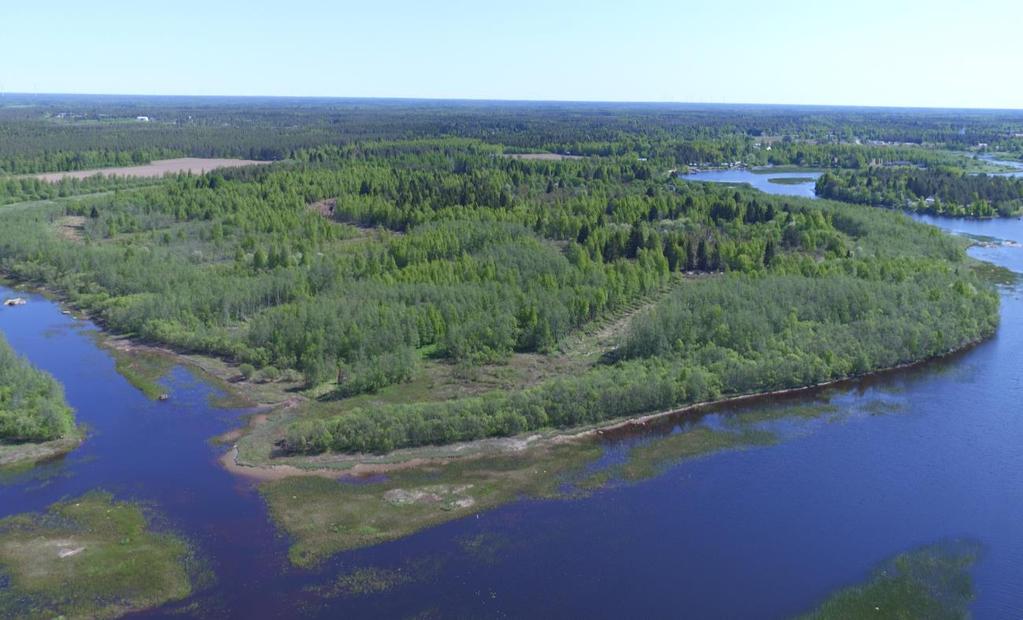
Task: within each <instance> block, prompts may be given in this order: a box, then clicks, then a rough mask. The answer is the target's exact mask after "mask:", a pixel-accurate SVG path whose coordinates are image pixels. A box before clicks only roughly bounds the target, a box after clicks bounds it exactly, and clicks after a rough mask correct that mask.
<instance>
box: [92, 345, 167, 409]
mask: <svg viewBox="0 0 1023 620" xmlns="http://www.w3.org/2000/svg"><path fill="white" fill-rule="evenodd" d="M108 350H109V351H110V353H111V355H113V357H114V363H115V367H116V369H117V372H118V373H119V374H120V375H121V376H122V377H124V378H125V379H127V380H128V383H130V384H132V385H133V386H135V387H136V388H138V390H139V391H141V392H142V393H143V394H145V395H146V397H147V398H151V399H153V400H156V399H158V398H160V396H162V395H163V394H166V393H167V388H165V387H164V386H162V385H160V383H159V381H160V379H163V378H164V377H165V376H167V373H169V372H170V371H171V369H172V368H173V367H174V361H173V360H172V359H170V357H169V356H166V355H162V354H159V353H153V352H148V351H122V350H120V349H117V348H115V347H109V348H108Z"/></svg>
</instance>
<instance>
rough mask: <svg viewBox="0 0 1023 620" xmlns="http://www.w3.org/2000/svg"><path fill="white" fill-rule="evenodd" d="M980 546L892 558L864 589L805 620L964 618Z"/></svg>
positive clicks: (943, 547) (950, 546) (846, 593)
mask: <svg viewBox="0 0 1023 620" xmlns="http://www.w3.org/2000/svg"><path fill="white" fill-rule="evenodd" d="M980 551H981V549H980V545H979V544H977V543H974V542H969V541H956V542H951V543H943V544H937V545H932V546H928V547H924V548H921V549H917V550H915V551H910V552H907V553H904V554H902V555H899V556H896V557H895V558H893V559H892V560H890V561H888V562H886V563H885V564H883V565H882V566H881V567H879V568H878V569H876V570H875V571H874V574H873V576H872V577H871V578H870V580H869V581H867V582H866V583H864V584H862V585H857V586H852V587H849V588H846V589H844V590H840V591H839V592H836V593H835V594H833V595H832V596H831V597H830V598H828V599H827V600H826V601H825V602H824V603H823V604H822V605H821V606H820V607H818V608H817V609H816V610H814V611H812V612H810V613H809V614H806V615H805V616H803V619H804V620H831V619H833V618H834V619H836V620H837V619H841V620H856V619H858V618H928V619H929V620H941V619H946V618H947V619H959V618H968V617H969V610H968V605H969V603H970V601H972V600H973V597H974V591H973V580H972V578H971V576H970V572H969V571H970V568H971V567H972V566H973V564H974V563H975V562H976V561H977V559H978V558H979V557H980Z"/></svg>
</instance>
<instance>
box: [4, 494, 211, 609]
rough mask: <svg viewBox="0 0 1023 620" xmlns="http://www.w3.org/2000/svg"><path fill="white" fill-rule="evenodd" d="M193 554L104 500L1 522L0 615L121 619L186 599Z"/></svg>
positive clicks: (95, 497) (127, 508)
mask: <svg viewBox="0 0 1023 620" xmlns="http://www.w3.org/2000/svg"><path fill="white" fill-rule="evenodd" d="M194 569H195V566H194V556H193V550H192V549H191V547H190V546H189V545H188V544H187V543H186V542H185V541H183V540H182V539H180V538H178V537H177V536H175V535H173V534H169V533H162V532H156V531H153V529H152V526H151V519H150V518H149V517H148V516H147V515H146V514H145V512H144V511H143V509H142V508H141V507H139V506H137V505H134V504H131V503H127V502H118V501H115V500H113V498H112V497H111V496H109V495H106V494H103V493H90V494H88V495H85V496H83V497H80V498H77V499H73V500H68V501H64V502H61V503H58V504H54V505H53V506H50V507H49V508H48V509H47V511H46V512H45V513H43V514H20V515H15V516H11V517H7V518H5V519H3V520H0V576H2V578H3V581H4V587H3V588H0V615H3V616H5V617H9V618H14V617H21V618H54V617H71V618H116V617H119V616H122V615H124V614H126V613H129V612H132V611H139V610H143V609H148V608H152V607H157V606H159V605H161V604H163V603H166V602H168V601H173V600H178V599H182V598H185V597H187V596H188V595H189V594H190V593H191V592H192V587H193V582H194V579H195V575H193V574H190V570H191V571H194Z"/></svg>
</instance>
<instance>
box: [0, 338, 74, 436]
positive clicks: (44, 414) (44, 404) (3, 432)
mask: <svg viewBox="0 0 1023 620" xmlns="http://www.w3.org/2000/svg"><path fill="white" fill-rule="evenodd" d="M74 427H75V422H74V414H73V413H72V411H71V408H70V407H68V405H67V402H66V401H65V400H64V390H63V389H62V388H61V387H60V384H59V383H57V382H56V381H55V380H54V379H53V377H51V376H50V375H48V374H46V373H45V372H43V371H40V370H37V369H35V368H33V367H32V366H31V365H30V364H29V363H28V362H27V361H26V360H25V359H23V358H21V357H19V356H18V355H17V354H16V353H15V352H14V351H13V350H12V349H11V347H10V346H9V345H8V344H7V341H6V340H4V339H3V337H2V336H0V443H8V442H10V443H14V442H26V441H32V442H40V441H49V440H53V439H59V438H61V437H64V436H65V435H68V434H69V433H71V432H72V431H73V430H74Z"/></svg>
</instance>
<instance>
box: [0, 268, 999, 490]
mask: <svg viewBox="0 0 1023 620" xmlns="http://www.w3.org/2000/svg"><path fill="white" fill-rule="evenodd" d="M0 284H7V285H17V286H20V288H22V289H23V290H28V291H30V292H34V293H37V294H39V295H41V296H43V297H45V298H46V299H48V300H50V301H52V302H54V303H56V304H57V305H58V306H59V307H60V308H61V309H62V310H68V311H72V313H73V317H74V318H75V319H77V320H88V321H90V322H92V323H93V324H94V325H96V327H97V328H98V332H97V340H98V342H97V345H98V346H101V347H106V348H110V349H113V350H116V351H120V352H123V353H150V354H158V355H161V356H166V357H167V358H168V359H169V360H170V361H171V362H172V363H175V364H180V365H183V366H187V367H190V368H193V369H195V370H197V371H199V372H201V373H202V375H204V376H205V377H206V378H207V379H210V380H213V381H214V382H216V383H218V384H219V387H220V388H221V389H222V390H223V391H224V392H225V393H226V394H227V395H228V396H229V397H230V398H233V399H236V401H235V402H242V403H245V404H247V405H248V406H249V407H250V408H254V409H256V410H255V411H253V412H252V415H250V416H248V421H247V422H246V423H245V424H244V425H242V426H239V427H237V428H234V429H231V430H229V431H227V432H226V433H223V434H221V435H219V436H216V437H212V438H211V440H212V441H213V442H215V443H229V444H230V448H229V449H228V450H227V451H226V452H224V453H223V454H221V455H219V456H218V457H217V461H218V462H219V463H220V465H221V466H222V467H224V468H225V469H226V470H227V471H229V472H230V473H232V474H233V475H235V476H238V477H241V478H246V479H248V480H251V481H254V482H266V481H272V480H280V479H283V478H289V477H302V476H311V477H319V478H331V479H343V478H360V477H366V476H373V475H380V474H386V473H389V472H395V471H402V470H408V469H416V468H419V467H424V466H431V465H444V464H448V463H452V462H456V461H467V460H473V459H478V458H483V457H486V456H495V455H501V454H505V455H507V454H514V453H519V452H522V451H525V450H526V449H529V448H535V447H539V446H543V445H558V444H563V443H570V442H576V441H584V440H586V439H589V438H593V437H601V436H603V435H605V434H608V433H612V432H615V431H627V430H639V429H642V428H644V427H646V426H647V425H648V424H650V423H652V422H655V421H658V420H663V419H666V418H669V417H671V416H676V415H685V414H688V413H692V412H696V411H700V410H703V409H706V408H711V407H719V406H727V405H732V404H737V403H744V402H749V401H755V400H758V399H770V398H778V397H784V396H788V395H795V394H802V393H811V392H813V391H816V390H821V389H824V388H828V387H834V386H837V385H841V384H846V383H854V382H857V381H863V380H865V379H869V378H874V377H879V376H883V375H885V374H887V373H893V372H898V371H902V370H907V369H910V368H913V367H918V366H923V365H926V364H929V363H933V362H938V361H941V360H943V359H946V358H949V357H952V356H954V355H956V354H959V353H963V352H966V351H967V350H969V349H971V348H973V347H975V346H977V345H978V344H980V343H982V342H985V341H987V340H990V339H991V338H993V337H994V336H995V334H996V333H997V331H995V332H992V333H991V334H988V335H987V336H984V337H982V338H979V339H975V340H972V341H969V342H966V343H963V344H962V345H961V346H959V347H956V348H953V349H950V350H948V351H945V352H944V353H941V354H938V355H932V356H928V357H926V358H922V359H919V360H914V361H910V362H904V363H901V364H898V365H895V366H891V367H887V368H879V369H877V370H872V371H869V372H866V373H862V374H859V375H852V376H847V377H841V378H837V379H832V380H829V381H824V382H820V383H816V384H812V385H803V386H795V387H788V388H780V389H776V390H767V391H762V392H750V393H744V394H734V395H730V396H724V397H721V398H718V399H715V400H710V401H702V402H698V403H691V404H688V405H684V406H681V407H675V408H672V409H667V410H662V411H654V412H651V413H647V414H642V415H639V416H634V417H628V418H622V419H615V420H609V421H607V422H606V423H601V424H597V425H591V426H584V427H575V428H569V429H547V430H546V431H537V432H534V433H532V434H529V435H517V436H511V437H487V438H482V439H476V440H473V441H468V442H460V443H453V444H445V445H437V446H417V447H413V448H399V449H397V450H393V451H391V452H388V453H386V454H382V455H374V454H368V453H360V454H348V453H331V452H326V453H323V454H319V455H313V456H310V457H307V458H306V460H305V461H304V463H306V464H308V465H309V466H308V467H305V466H303V465H302V464H295V463H291V462H287V463H278V464H250V463H246V462H244V461H239V460H238V455H239V448H238V441H240V440H241V439H242V438H244V437H245V436H247V435H248V434H249V433H251V432H252V431H253V429H254V428H256V427H257V426H260V425H262V424H265V423H266V422H267V421H268V419H269V417H270V416H272V415H274V414H275V413H279V412H281V411H283V410H286V409H289V408H292V407H294V406H296V405H298V404H299V403H301V402H305V401H306V400H308V399H307V398H306V397H304V396H300V395H291V396H290V397H284V398H282V399H280V400H276V399H275V400H266V399H258V398H256V397H255V396H256V395H255V394H254V392H256V391H257V388H258V385H257V384H254V383H250V382H248V381H246V382H244V383H240V382H237V381H233V380H232V379H231V378H228V377H227V376H225V375H226V373H224V372H220V373H218V372H216V371H215V370H214V368H213V366H214V363H213V361H210V360H214V361H216V362H217V363H219V364H222V365H223V366H224V368H231V367H233V365H232V364H231V363H229V362H226V361H224V360H220V359H219V358H211V357H210V356H204V355H198V354H194V353H188V352H184V351H177V350H175V349H174V348H173V347H170V346H168V345H154V344H150V343H146V342H143V341H138V340H136V339H134V338H132V337H131V336H128V335H124V334H114V333H111V332H109V331H108V330H107V328H106V326H105V325H103V323H102V322H101V321H99V320H97V319H96V318H94V317H91V316H90V315H89V314H88V313H87V312H86V311H85V310H83V309H81V308H78V307H76V306H74V305H73V304H72V303H71V302H69V301H67V300H66V299H65V298H64V297H63V296H62V295H60V294H59V293H57V292H56V291H53V290H51V289H47V288H46V287H44V286H39V287H36V286H33V285H32V284H31V283H28V282H22V281H18V280H12V279H11V278H10V276H9V275H8V274H3V276H2V277H0ZM204 362H207V363H204ZM246 387H247V388H248V389H244V388H246ZM56 441H61V440H56ZM79 443H81V440H79V442H77V443H76V444H75V445H74V446H71V447H70V448H68V449H67V450H65V451H64V452H58V453H54V454H52V455H50V456H47V457H43V458H41V459H38V460H45V459H46V458H57V457H59V456H60V455H62V454H66V453H67V452H70V451H71V450H73V449H74V448H75V447H77V445H79ZM317 461H319V463H318V462H317ZM316 465H320V466H316ZM0 467H5V465H2V464H0Z"/></svg>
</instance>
